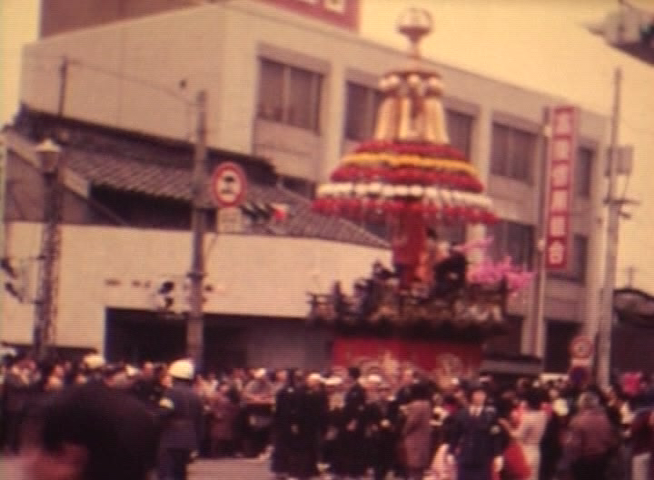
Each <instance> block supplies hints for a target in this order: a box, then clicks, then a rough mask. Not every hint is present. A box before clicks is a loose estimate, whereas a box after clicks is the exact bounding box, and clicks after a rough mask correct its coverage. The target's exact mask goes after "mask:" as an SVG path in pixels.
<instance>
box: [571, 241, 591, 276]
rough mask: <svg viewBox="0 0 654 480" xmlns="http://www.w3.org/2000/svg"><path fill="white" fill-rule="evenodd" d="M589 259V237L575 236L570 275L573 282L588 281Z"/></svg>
mask: <svg viewBox="0 0 654 480" xmlns="http://www.w3.org/2000/svg"><path fill="white" fill-rule="evenodd" d="M587 259H588V237H586V236H585V235H575V236H574V237H573V239H572V257H571V259H570V274H571V277H572V279H573V280H575V281H577V282H580V283H584V282H585V281H586V264H587Z"/></svg>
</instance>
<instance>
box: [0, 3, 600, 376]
mask: <svg viewBox="0 0 654 480" xmlns="http://www.w3.org/2000/svg"><path fill="white" fill-rule="evenodd" d="M57 3H61V2H55V1H46V2H44V6H45V7H47V8H46V10H44V12H45V13H46V15H44V19H43V21H42V25H43V27H42V33H43V34H44V38H42V39H41V40H40V41H38V42H36V43H34V44H32V45H29V46H28V47H27V48H26V49H25V51H24V59H23V71H22V83H21V85H22V93H21V100H22V103H23V105H24V108H25V109H28V110H29V111H30V112H31V113H32V114H34V113H35V112H41V113H43V114H45V116H44V118H47V119H48V122H47V123H48V125H50V126H52V125H53V124H52V122H53V121H55V120H57V119H59V120H62V119H68V120H74V121H75V122H78V123H79V125H80V126H84V127H85V128H86V127H88V126H94V128H95V127H97V128H104V129H107V130H108V131H111V132H113V133H116V132H119V133H120V132H123V133H124V135H125V136H129V135H135V134H138V135H142V136H145V137H148V138H156V139H165V142H172V143H175V142H176V144H178V145H188V142H192V141H193V140H194V133H193V132H194V128H195V111H194V103H193V102H194V97H195V94H196V93H197V92H198V91H200V90H205V91H206V92H207V93H208V98H209V118H208V137H207V142H208V146H209V147H210V148H211V149H213V150H214V151H216V152H232V154H234V155H241V156H244V157H256V158H259V159H261V158H263V159H265V161H263V162H261V163H262V164H266V162H267V165H268V166H269V167H271V168H272V169H274V171H275V172H276V174H277V175H278V176H279V179H280V183H281V185H282V186H283V188H284V190H285V191H287V190H292V191H294V192H295V193H296V194H297V195H300V196H306V197H310V196H311V195H312V193H313V190H314V187H315V185H316V184H317V183H319V182H321V181H324V180H326V179H327V176H328V175H329V172H331V171H332V170H333V169H334V167H336V166H337V164H338V162H339V159H340V158H341V156H342V155H343V153H344V152H346V151H348V150H349V149H351V148H352V147H353V146H354V145H355V143H356V142H357V141H360V140H362V139H364V138H367V137H369V136H370V134H371V132H372V128H373V124H374V116H375V109H376V105H377V102H378V94H377V90H376V88H377V80H378V78H379V77H380V75H381V74H382V73H384V72H385V71H388V70H389V69H392V68H393V67H394V66H396V65H401V64H402V62H405V61H406V58H405V54H404V53H403V52H398V51H394V50H391V49H389V48H386V47H384V46H381V45H378V44H374V43H371V42H369V41H367V40H365V39H363V38H361V37H360V36H358V35H357V33H356V22H355V21H354V20H353V18H354V17H349V16H348V15H350V14H351V10H349V9H350V8H351V5H355V6H356V3H357V2H352V1H351V0H350V2H347V1H345V0H343V1H342V2H327V1H325V2H319V3H317V4H316V5H317V6H316V7H315V8H318V7H320V8H325V9H326V8H328V6H329V7H330V8H331V7H334V8H336V9H334V8H332V9H331V10H329V13H328V15H332V17H329V18H331V20H328V21H325V16H324V15H322V16H321V15H313V16H311V15H310V14H311V12H308V13H307V11H305V10H306V8H308V7H306V8H305V7H302V8H300V9H297V11H293V10H292V8H293V5H294V4H303V3H311V2H303V1H302V0H277V1H275V0H266V1H254V0H240V1H238V2H229V1H226V2H209V3H206V4H202V5H191V6H189V5H183V4H188V3H194V4H196V3H198V2H182V1H179V2H168V3H169V4H170V5H172V4H175V6H176V7H177V6H179V7H180V8H173V9H167V8H166V9H164V8H161V9H160V8H159V7H160V6H161V5H159V6H156V5H155V4H162V3H166V2H150V3H152V5H155V7H156V8H155V7H153V9H154V10H157V11H156V12H155V13H151V12H152V11H153V10H147V11H145V10H143V11H139V12H137V13H135V14H134V15H132V14H131V13H130V12H127V13H125V11H123V13H121V14H120V15H118V14H116V15H113V14H112V15H111V16H108V17H107V19H106V20H103V19H98V18H83V17H84V15H87V13H88V12H87V13H84V12H85V11H86V10H84V9H79V11H78V14H76V16H78V17H79V18H78V20H79V21H77V20H76V21H75V22H73V23H71V24H70V25H66V26H65V28H64V27H62V28H58V27H57V25H59V24H60V22H59V21H51V20H50V19H48V15H47V14H48V12H49V13H52V12H56V10H57V9H56V8H55V7H56V4H57ZM88 3H89V4H93V3H97V2H88ZM102 3H103V4H105V3H106V4H107V5H108V4H109V3H111V4H112V5H113V4H114V3H115V4H124V5H127V3H129V4H131V3H132V2H102ZM135 3H142V4H143V5H145V3H147V2H135ZM314 3H315V2H314ZM177 4H180V5H177ZM289 5H290V6H289ZM182 7H183V8H182ZM107 8H108V7H107ZM303 9H305V10H303ZM89 11H91V9H89ZM314 13H315V12H314ZM141 14H143V15H141ZM323 14H324V12H323ZM52 15H54V13H52ZM89 15H90V14H89ZM334 15H336V17H334ZM338 15H342V16H343V18H344V19H346V20H347V21H345V20H344V21H343V22H341V23H340V24H339V22H337V21H334V18H339V17H338ZM91 17H92V15H91ZM128 17H130V18H128ZM131 17H133V18H131ZM53 18H56V16H55V17H53ZM389 28H391V26H389ZM453 41H456V40H455V39H453ZM429 67H430V68H435V69H437V70H438V71H439V72H440V73H441V74H442V76H443V80H444V82H445V100H444V101H445V107H446V110H447V119H448V124H449V131H450V137H451V143H452V144H453V145H454V146H456V147H458V148H459V149H461V150H462V151H463V152H465V153H466V154H467V156H468V158H470V159H471V162H472V163H473V164H474V165H475V166H476V168H477V169H478V171H479V172H480V173H481V179H482V181H483V182H484V183H485V185H486V186H487V188H488V192H489V194H490V196H491V197H492V198H493V200H494V203H495V207H496V211H497V213H498V214H499V216H500V217H501V218H502V221H501V222H500V223H499V224H497V225H496V226H494V227H493V232H492V234H493V235H494V236H495V239H496V241H495V245H496V254H497V255H500V254H501V253H504V252H505V253H507V254H510V255H512V257H513V258H514V260H515V261H516V262H518V263H521V264H524V265H526V266H528V267H531V268H533V267H534V266H535V262H536V257H537V251H536V244H537V241H536V240H537V238H538V236H539V235H541V232H540V228H539V225H540V224H541V222H542V218H541V217H542V215H541V213H540V212H541V211H542V210H543V209H542V205H541V202H542V188H543V184H544V182H543V172H544V171H545V170H544V162H545V158H546V155H544V153H543V152H545V151H546V148H545V145H544V144H543V143H542V142H540V141H539V139H540V138H541V134H542V132H543V128H542V125H543V114H544V111H545V109H546V108H548V107H552V106H554V105H558V104H562V103H568V104H570V103H572V104H574V99H561V98H554V97H552V96H550V95H547V94H545V93H541V92H534V91H529V90H526V89H523V88H520V87H517V86H514V85H511V84H507V83H502V82H498V81H495V80H493V79H490V78H484V77H482V76H479V75H476V74H472V73H470V72H466V71H463V70H460V69H456V68H452V67H449V66H447V65H438V64H435V63H431V64H430V65H429ZM607 126H608V122H607V119H606V118H605V117H604V116H602V115H599V114H597V113H594V112H591V111H587V110H583V109H581V110H580V127H579V128H580V130H579V148H578V152H577V153H578V154H577V161H576V172H575V175H574V178H575V182H576V183H575V187H574V190H575V195H574V201H573V214H572V216H571V230H572V232H573V235H572V241H571V243H572V258H571V261H570V262H569V268H568V269H567V270H566V271H564V272H561V273H557V274H556V275H554V274H550V275H549V276H548V280H547V284H546V288H545V311H544V320H543V321H542V323H541V322H538V321H537V320H536V318H535V314H534V308H533V306H534V304H535V302H536V297H535V295H536V292H535V290H534V289H533V288H532V289H531V290H530V291H529V292H526V293H525V294H521V295H520V296H518V297H516V298H513V299H512V300H511V305H510V306H509V313H510V315H509V321H510V322H511V325H512V329H511V334H509V335H507V336H505V337H502V338H498V339H497V340H495V341H494V342H491V344H490V345H489V347H488V348H489V351H500V352H512V353H515V354H517V353H519V352H520V353H522V354H530V355H537V356H544V358H545V368H546V369H547V370H559V371H560V370H565V369H566V368H567V363H568V354H567V345H568V342H569V340H570V339H571V338H572V337H573V336H574V335H576V334H577V333H579V332H582V331H587V332H589V333H592V332H594V331H595V328H596V326H595V324H594V319H595V318H596V317H597V308H598V295H599V288H598V271H599V270H598V269H599V268H600V262H599V261H598V259H599V258H600V255H599V252H600V248H601V224H600V223H599V222H598V216H599V211H600V209H601V196H602V190H603V188H602V178H603V176H602V175H603V170H604V162H605V158H604V150H605V146H606V143H605V142H606V140H605V137H606V133H607ZM55 130H56V129H55ZM43 132H44V130H41V133H43ZM14 133H15V135H14V140H13V141H14V142H17V143H16V144H18V143H20V142H21V141H25V142H28V144H29V141H31V142H33V141H34V140H35V138H29V135H27V133H26V130H20V129H16V131H15V132H14ZM64 140H65V139H64ZM165 142H164V143H165ZM155 143H156V142H155ZM78 145H79V144H78ZM21 148H22V150H21ZM30 148H31V147H30V146H29V145H24V146H23V147H16V146H15V144H11V143H10V145H9V150H10V151H9V154H10V157H11V156H12V155H14V156H15V157H16V160H18V159H22V160H23V161H24V162H23V163H25V159H28V160H27V163H29V157H30V155H32V157H33V154H32V153H30V151H31V150H30ZM121 155H125V153H124V152H123V153H122V154H121ZM127 155H128V156H129V154H127ZM164 156H165V154H164ZM121 158H122V157H121ZM186 158H187V160H188V162H190V158H191V157H190V156H187V157H186ZM123 160H124V159H123ZM96 161H97V163H96V164H95V170H93V169H88V168H87V167H88V165H89V163H88V162H87V163H86V164H84V165H86V167H85V166H84V165H82V163H83V162H82V161H80V163H79V164H78V167H77V169H75V168H74V167H71V168H72V170H73V171H74V172H75V173H76V175H77V176H78V177H80V178H81V179H82V180H80V182H77V183H80V184H82V185H87V187H85V188H87V189H88V185H89V184H90V186H91V191H93V187H94V186H97V185H101V184H102V178H101V177H102V174H100V175H98V171H100V169H101V167H102V166H103V161H102V158H96ZM116 161H117V162H118V163H120V160H116ZM183 162H184V160H180V163H179V164H178V167H179V168H182V167H184V165H182V164H183ZM10 163H11V158H10ZM85 168H87V169H86V170H85ZM185 168H187V169H188V168H190V164H188V163H187V164H186V166H185ZM10 170H11V165H10ZM139 172H141V171H140V170H139ZM141 173H142V174H145V173H144V172H141ZM133 174H134V172H131V175H133ZM71 178H74V176H73V175H72V174H71ZM75 178H76V177H75ZM84 181H86V182H87V183H86V184H85V183H84ZM71 182H72V181H71ZM72 183H75V182H72ZM124 183H125V182H124V181H123V184H124ZM116 188H118V187H116ZM120 188H122V189H123V190H125V189H127V190H129V188H128V187H125V186H124V185H123V186H122V187H120ZM161 188H164V187H163V186H161ZM277 188H281V187H277ZM87 191H88V190H87ZM136 191H137V192H138V189H137V190H136ZM78 193H79V192H78ZM141 193H147V194H149V195H153V198H159V197H160V195H159V193H160V192H154V193H153V192H141ZM35 195H36V194H35ZM83 196H84V195H82V197H83ZM164 196H165V195H164ZM187 198H188V197H187ZM284 198H288V197H284ZM294 198H296V197H294ZM297 198H300V197H297ZM182 199H183V198H182ZM298 201H299V200H298ZM153 208H154V207H153ZM180 208H181V211H184V208H183V207H180ZM186 208H188V207H186ZM160 213H161V212H160V211H156V212H153V213H152V215H159V214H160ZM6 218H7V222H8V223H7V225H6V229H7V242H6V244H7V245H6V252H5V256H7V257H12V258H27V257H30V256H34V255H35V252H36V250H35V249H36V248H37V246H38V241H37V239H38V231H39V226H38V224H35V223H34V219H31V221H26V219H25V218H23V217H21V216H20V215H18V216H16V217H9V216H6ZM78 223H79V224H77V225H72V224H70V225H68V224H67V225H66V226H65V227H64V235H63V242H62V261H61V265H62V274H61V275H62V277H61V286H60V302H61V307H60V309H59V317H60V320H59V323H58V325H57V335H56V338H57V342H58V343H59V344H61V345H65V346H78V347H85V346H90V347H95V348H98V349H100V350H104V349H105V346H106V336H107V333H108V331H109V329H108V328H107V325H109V323H111V318H114V317H113V315H114V314H113V312H114V311H115V310H116V309H120V310H128V311H141V312H146V311H151V310H152V308H151V303H148V301H147V295H146V294H145V292H143V291H142V289H141V290H139V289H138V288H137V287H135V286H134V285H135V283H134V282H148V281H149V282H152V281H153V280H154V279H156V278H159V277H160V276H162V275H166V274H176V275H180V274H183V273H184V272H185V269H186V267H187V264H188V260H189V258H188V257H189V252H188V248H189V245H190V243H188V242H189V241H190V237H189V235H188V234H187V233H184V232H180V231H170V230H169V229H165V230H163V229H162V230H150V229H147V230H142V229H140V228H139V229H133V228H132V229H130V228H120V227H113V226H112V227H107V226H102V225H98V224H97V222H94V221H88V220H84V221H80V222H78ZM354 232H355V230H349V233H350V234H352V235H355V236H357V235H360V236H361V238H365V241H363V242H359V243H360V244H363V246H353V245H349V244H347V243H343V241H347V240H348V239H347V238H346V237H344V236H343V234H344V235H346V233H343V232H341V233H342V235H337V236H333V235H332V236H331V237H329V241H327V240H317V239H315V238H312V237H315V235H312V233H310V232H304V233H303V234H302V238H291V237H288V236H284V235H283V234H282V235H277V236H275V237H273V238H271V237H270V236H265V237H257V236H248V235H230V236H220V237H218V238H219V239H218V240H217V241H216V242H215V244H216V248H215V252H214V253H213V254H212V255H214V256H213V257H211V258H210V259H209V265H208V271H209V272H210V278H212V281H210V283H213V285H214V287H216V289H217V290H216V291H217V292H220V293H219V294H218V293H217V294H215V295H214V298H212V299H210V300H208V302H207V304H206V311H207V312H208V313H209V314H210V315H212V314H215V315H218V316H221V315H223V316H224V315H232V314H233V315H245V316H249V317H256V318H258V319H261V318H268V319H270V318H281V317H283V318H285V319H293V321H300V320H301V319H302V318H303V317H304V315H305V314H306V299H305V297H304V295H305V292H306V291H307V290H308V289H309V287H308V285H309V284H310V282H313V281H316V279H318V280H319V281H320V282H322V284H321V285H320V287H322V289H323V290H325V289H326V288H328V285H329V282H331V281H332V280H341V281H343V283H344V284H349V283H351V281H352V280H353V279H354V278H356V277H357V276H361V275H365V274H367V273H368V271H369V268H370V265H371V264H372V262H373V261H374V260H375V259H376V258H379V257H380V256H381V257H383V258H384V260H387V259H388V252H387V251H386V250H385V249H383V244H380V243H375V241H374V240H373V239H372V238H370V237H367V236H365V234H364V233H362V232H361V231H358V230H357V232H358V233H356V234H355V233H354ZM466 233H467V235H468V236H480V235H482V234H483V231H480V230H479V228H478V227H472V228H469V229H468V232H466ZM459 235H462V233H459ZM27 239H29V240H27ZM208 242H209V243H211V241H210V240H208ZM207 248H208V247H207ZM137 251H138V252H139V253H138V254H137V255H135V253H136V252H137ZM278 252H281V253H278ZM384 255H386V256H384ZM135 258H138V262H137V261H135ZM290 258H293V260H292V261H291V260H289V259H290ZM289 262H290V263H289ZM289 265H290V266H291V267H290V268H289ZM262 270H265V272H266V274H265V275H262V274H261V272H262ZM237 272H238V274H237ZM244 272H249V273H244ZM282 272H283V275H282ZM277 275H281V276H280V277H277ZM214 276H215V277H214ZM287 277H288V278H287ZM264 278H269V279H273V280H272V281H270V280H263V279H264ZM113 280H117V281H118V282H120V286H111V285H109V284H108V283H107V282H109V283H112V282H113ZM113 283H115V282H113ZM113 283H112V285H113ZM141 284H142V283H141ZM137 291H139V292H140V293H138V294H137V293H136V292H137ZM254 291H256V294H253V293H252V292H254ZM4 305H5V307H4V308H5V312H3V319H6V320H3V322H2V323H3V325H2V331H1V333H0V338H1V339H2V340H4V341H9V342H14V343H25V342H27V341H29V338H30V328H31V327H30V319H31V318H32V313H31V306H29V305H18V304H12V300H11V299H5V302H4ZM259 321H263V320H256V322H259ZM108 322H109V323H108ZM256 322H255V323H256ZM251 331H252V332H258V333H256V334H255V333H253V334H252V335H254V336H253V337H252V338H251V339H250V341H251V342H252V344H253V345H257V346H261V349H260V350H261V351H264V350H265V349H266V348H269V349H270V351H271V352H272V353H270V357H265V356H263V357H256V358H249V359H247V361H249V362H255V361H256V362H259V363H261V362H263V361H264V360H269V359H270V358H272V357H274V356H275V355H274V352H273V349H274V339H273V337H272V336H271V335H272V334H271V333H269V332H267V331H265V330H262V329H258V328H253V329H252V330H251ZM279 332H281V333H278V335H280V336H284V335H285V334H284V333H283V331H282V330H280V331H279ZM298 335H299V334H298ZM301 341H302V340H301V339H300V338H299V337H298V340H297V342H301ZM324 342H326V343H328V340H324ZM265 345H267V347H266V346H265ZM257 348H258V347H257ZM301 348H302V346H301V345H300V346H298V349H297V353H295V354H294V355H300V353H299V352H300V350H301ZM325 348H327V347H325ZM262 355H263V354H262ZM241 360H243V359H241ZM298 360H299V357H298ZM312 363H314V364H315V363H320V360H319V359H318V360H315V361H314V360H312Z"/></svg>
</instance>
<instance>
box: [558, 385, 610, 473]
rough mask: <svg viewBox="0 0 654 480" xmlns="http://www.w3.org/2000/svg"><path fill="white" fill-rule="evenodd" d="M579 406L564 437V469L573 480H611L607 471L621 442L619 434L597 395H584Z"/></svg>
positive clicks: (562, 463) (581, 396) (578, 402)
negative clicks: (612, 456) (615, 449)
mask: <svg viewBox="0 0 654 480" xmlns="http://www.w3.org/2000/svg"><path fill="white" fill-rule="evenodd" d="M577 406H578V408H579V411H578V412H577V414H575V415H574V416H573V417H572V419H571V420H570V424H569V425H568V429H567V433H566V435H565V440H564V445H563V447H564V450H563V460H562V462H561V467H562V468H563V469H567V470H568V472H569V473H570V474H571V475H572V478H573V479H574V480H585V479H589V478H592V479H593V480H604V479H607V480H608V476H607V470H608V466H609V461H610V459H611V454H612V453H613V449H614V448H615V447H616V446H617V444H618V441H619V440H618V439H619V437H618V433H617V431H616V429H615V428H614V427H613V426H612V425H611V422H610V421H609V418H608V416H607V415H606V411H605V410H604V408H603V407H602V406H601V405H600V400H599V397H598V396H597V394H595V393H593V392H584V393H582V394H581V395H580V396H579V399H578V401H577Z"/></svg>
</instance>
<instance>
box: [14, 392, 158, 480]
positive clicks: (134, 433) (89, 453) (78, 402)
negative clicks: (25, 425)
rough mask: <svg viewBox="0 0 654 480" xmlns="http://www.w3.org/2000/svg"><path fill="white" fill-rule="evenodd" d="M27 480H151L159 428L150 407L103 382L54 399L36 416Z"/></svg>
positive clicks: (58, 394)
mask: <svg viewBox="0 0 654 480" xmlns="http://www.w3.org/2000/svg"><path fill="white" fill-rule="evenodd" d="M37 419H38V428H36V430H35V435H34V436H33V437H32V438H33V440H34V442H35V443H34V445H33V447H34V448H33V449H30V450H29V451H28V452H27V454H26V456H25V458H24V461H23V462H22V463H23V466H24V474H25V476H24V477H21V478H25V479H26V480H116V479H120V480H147V479H148V478H150V477H149V474H150V472H151V471H152V470H153V469H154V466H155V459H156V452H157V428H156V425H155V421H154V418H153V417H152V415H150V414H149V413H148V411H147V410H146V409H145V407H144V406H143V405H142V404H141V403H140V402H139V401H138V400H136V399H135V398H133V397H132V396H130V395H128V394H127V393H126V392H124V391H121V390H117V389H114V388H109V387H108V386H106V385H103V384H102V383H99V382H91V383H88V384H85V385H77V386H73V387H71V388H70V389H67V390H63V391H61V392H59V393H56V394H54V396H53V397H51V398H49V399H48V402H47V403H46V404H45V405H44V406H43V407H42V409H41V410H40V412H39V415H38V416H37Z"/></svg>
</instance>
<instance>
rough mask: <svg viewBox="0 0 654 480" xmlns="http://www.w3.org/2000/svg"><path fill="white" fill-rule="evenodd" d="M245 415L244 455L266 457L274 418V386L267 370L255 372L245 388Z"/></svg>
mask: <svg viewBox="0 0 654 480" xmlns="http://www.w3.org/2000/svg"><path fill="white" fill-rule="evenodd" d="M243 401H244V402H245V408H244V414H245V416H246V419H247V422H246V425H245V431H244V432H243V434H244V442H243V443H244V445H243V449H244V453H245V455H246V456H247V457H257V456H261V457H265V456H266V448H267V446H268V445H269V443H270V432H271V425H272V417H273V402H274V386H273V384H272V382H271V381H270V380H269V379H268V371H267V370H266V369H265V368H259V369H256V370H254V372H253V376H252V379H251V380H250V381H249V382H247V383H246V384H245V387H243Z"/></svg>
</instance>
